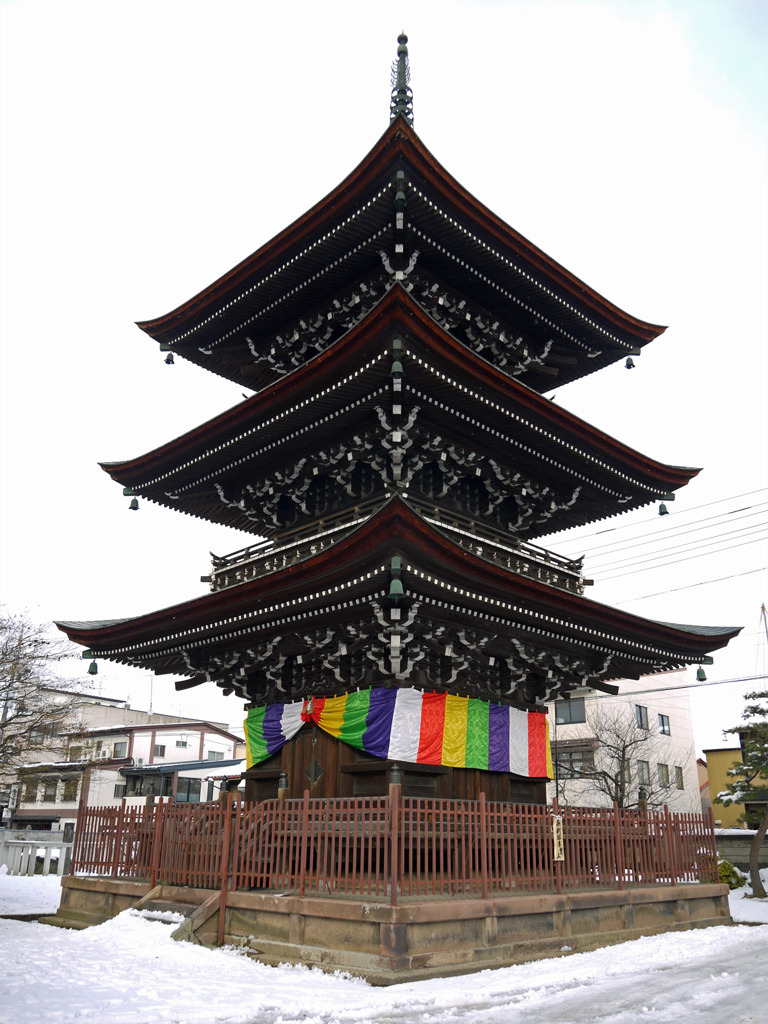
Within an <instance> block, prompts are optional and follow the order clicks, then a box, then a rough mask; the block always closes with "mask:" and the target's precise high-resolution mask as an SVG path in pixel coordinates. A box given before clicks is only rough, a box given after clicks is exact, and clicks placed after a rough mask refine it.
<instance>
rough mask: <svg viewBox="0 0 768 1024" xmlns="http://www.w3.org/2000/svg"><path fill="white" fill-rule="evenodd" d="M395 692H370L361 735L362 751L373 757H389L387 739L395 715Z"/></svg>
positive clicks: (379, 690)
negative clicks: (366, 715)
mask: <svg viewBox="0 0 768 1024" xmlns="http://www.w3.org/2000/svg"><path fill="white" fill-rule="evenodd" d="M396 700H397V690H384V689H376V690H371V701H370V704H369V706H368V718H367V719H366V722H367V727H366V730H365V732H364V733H363V750H365V752H366V753H368V754H372V755H373V756H374V757H388V756H389V738H390V736H391V734H392V717H393V715H394V713H395V701H396Z"/></svg>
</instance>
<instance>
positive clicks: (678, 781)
mask: <svg viewBox="0 0 768 1024" xmlns="http://www.w3.org/2000/svg"><path fill="white" fill-rule="evenodd" d="M675 785H676V786H677V788H678V789H685V780H684V779H683V769H682V768H681V767H680V765H676V766H675Z"/></svg>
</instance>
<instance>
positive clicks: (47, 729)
mask: <svg viewBox="0 0 768 1024" xmlns="http://www.w3.org/2000/svg"><path fill="white" fill-rule="evenodd" d="M53 731H54V727H53V726H52V725H50V724H48V723H46V724H43V725H33V726H32V728H31V729H30V730H29V742H30V743H31V744H33V743H42V742H44V740H46V739H47V738H48V737H49V736H53Z"/></svg>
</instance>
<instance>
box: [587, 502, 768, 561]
mask: <svg viewBox="0 0 768 1024" xmlns="http://www.w3.org/2000/svg"><path fill="white" fill-rule="evenodd" d="M752 508H754V509H756V510H757V511H754V512H750V514H749V515H746V516H739V517H738V519H735V520H729V521H730V522H739V521H740V520H741V519H753V518H754V517H755V516H758V515H761V514H762V513H761V512H760V511H759V510H760V509H762V508H768V502H761V503H760V505H748V506H747V508H745V509H734V510H733V512H724V513H722V514H721V515H718V516H708V517H707V518H706V519H697V520H696V521H695V522H694V523H691V524H690V527H684V526H682V525H676V526H674V527H673V528H671V529H669V530H665V529H658V530H652V531H649V532H646V533H642V534H640V535H639V536H637V537H632V538H630V539H629V540H614V541H611V542H610V543H609V544H600V545H597V547H594V548H591V549H590V550H589V554H590V555H595V554H597V553H598V552H605V553H606V554H610V553H611V549H613V548H619V549H621V550H624V551H626V550H627V549H629V548H635V547H643V546H645V545H646V544H654V543H657V542H658V540H659V537H661V538H662V540H670V539H672V538H674V537H685V536H687V535H688V534H689V533H700V532H701V531H702V530H711V529H712V528H713V526H712V524H713V523H714V522H715V521H716V520H718V519H724V518H725V517H726V516H731V515H735V514H736V513H737V512H745V511H747V510H748V509H752ZM697 524H702V525H697ZM719 525H725V523H724V522H723V523H720V524H719Z"/></svg>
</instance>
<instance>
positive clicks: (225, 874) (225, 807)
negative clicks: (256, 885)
mask: <svg viewBox="0 0 768 1024" xmlns="http://www.w3.org/2000/svg"><path fill="white" fill-rule="evenodd" d="M219 807H220V808H221V813H222V814H223V815H224V836H223V838H222V841H221V864H220V867H219V872H220V874H221V895H220V897H219V935H218V945H219V946H223V945H224V916H225V914H226V909H227V883H228V881H229V877H230V875H229V872H230V865H231V864H232V854H233V850H232V849H231V845H232V813H233V811H234V812H235V813H237V814H239V813H240V794H239V793H238V794H237V804H236V806H235V808H233V807H232V800H231V799H229V800H228V801H227V802H226V803H224V802H223V801H222V802H220V804H219Z"/></svg>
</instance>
